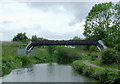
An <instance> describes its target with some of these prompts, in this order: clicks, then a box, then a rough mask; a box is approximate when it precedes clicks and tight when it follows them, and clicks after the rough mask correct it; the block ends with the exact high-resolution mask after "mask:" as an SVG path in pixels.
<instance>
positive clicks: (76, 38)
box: [72, 36, 81, 40]
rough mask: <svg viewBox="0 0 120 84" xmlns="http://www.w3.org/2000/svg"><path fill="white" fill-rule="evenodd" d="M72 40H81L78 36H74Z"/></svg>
mask: <svg viewBox="0 0 120 84" xmlns="http://www.w3.org/2000/svg"><path fill="white" fill-rule="evenodd" d="M72 40H81V39H80V38H79V37H78V36H75V37H74V38H73V39H72Z"/></svg>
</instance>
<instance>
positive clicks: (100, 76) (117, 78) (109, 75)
mask: <svg viewBox="0 0 120 84" xmlns="http://www.w3.org/2000/svg"><path fill="white" fill-rule="evenodd" d="M73 67H74V69H75V70H76V71H78V72H80V73H83V74H85V75H87V76H90V77H92V78H94V79H97V80H99V81H100V82H102V83H106V84H119V83H120V75H119V72H117V71H113V70H111V69H106V68H105V69H104V68H96V67H91V66H87V65H85V64H84V63H83V60H77V61H74V62H73Z"/></svg>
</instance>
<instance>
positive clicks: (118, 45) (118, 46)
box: [115, 43, 120, 51]
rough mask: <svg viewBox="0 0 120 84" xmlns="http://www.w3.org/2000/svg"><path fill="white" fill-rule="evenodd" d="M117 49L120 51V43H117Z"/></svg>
mask: <svg viewBox="0 0 120 84" xmlns="http://www.w3.org/2000/svg"><path fill="white" fill-rule="evenodd" d="M115 50H117V51H120V43H119V44H116V45H115Z"/></svg>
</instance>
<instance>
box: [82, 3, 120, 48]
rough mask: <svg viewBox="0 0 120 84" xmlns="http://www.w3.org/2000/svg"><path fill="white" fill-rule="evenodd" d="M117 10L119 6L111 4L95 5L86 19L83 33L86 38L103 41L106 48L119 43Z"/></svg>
mask: <svg viewBox="0 0 120 84" xmlns="http://www.w3.org/2000/svg"><path fill="white" fill-rule="evenodd" d="M118 9H119V5H118V4H114V3H112V2H109V3H100V4H95V6H94V7H92V9H91V10H90V12H89V13H88V16H87V17H86V21H85V25H84V27H85V28H84V33H83V34H84V35H85V36H86V38H87V39H93V40H103V41H105V43H106V44H107V46H114V44H116V43H118V42H120V40H119V39H120V37H119V35H120V28H119V13H118ZM116 31H117V33H116Z"/></svg>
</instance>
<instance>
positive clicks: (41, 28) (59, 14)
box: [0, 2, 85, 41]
mask: <svg viewBox="0 0 120 84" xmlns="http://www.w3.org/2000/svg"><path fill="white" fill-rule="evenodd" d="M40 4H41V5H40ZM63 4H64V5H61V4H58V3H52V4H50V3H46V5H45V4H44V3H39V4H38V7H34V6H33V4H32V6H31V7H30V6H29V5H28V3H19V2H14V3H13V2H12V3H11V2H9V3H8V2H4V3H0V10H1V11H2V12H1V14H0V19H1V21H0V27H1V28H2V32H1V33H2V40H3V41H10V40H12V38H13V37H14V36H15V35H16V34H17V33H20V32H26V34H27V36H28V37H29V38H31V36H32V35H37V36H38V37H43V38H48V39H58V40H62V39H71V38H73V37H74V36H79V37H81V38H84V36H83V34H82V33H83V31H84V27H83V25H84V21H85V20H84V18H83V17H82V15H80V16H79V17H80V18H82V19H80V20H81V21H79V22H75V18H77V17H78V16H77V17H76V15H75V14H77V12H75V11H76V10H74V9H75V8H76V6H75V4H76V3H74V5H72V3H68V4H67V5H66V3H63ZM70 4H71V5H70ZM39 5H40V6H39ZM50 5H51V6H50ZM76 5H77V4H76ZM36 6H37V5H36ZM83 8H84V7H83ZM76 9H77V8H76ZM78 9H79V8H78ZM79 13H80V12H79ZM77 20H79V18H77ZM77 20H76V21H77ZM72 21H73V22H72ZM70 23H71V24H73V23H74V25H72V26H71V25H70Z"/></svg>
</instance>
